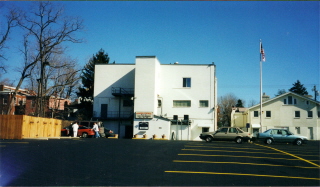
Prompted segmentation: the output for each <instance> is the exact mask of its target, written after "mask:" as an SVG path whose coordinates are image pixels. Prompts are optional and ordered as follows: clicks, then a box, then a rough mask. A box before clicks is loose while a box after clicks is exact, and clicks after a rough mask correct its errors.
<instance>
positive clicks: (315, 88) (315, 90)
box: [312, 85, 319, 101]
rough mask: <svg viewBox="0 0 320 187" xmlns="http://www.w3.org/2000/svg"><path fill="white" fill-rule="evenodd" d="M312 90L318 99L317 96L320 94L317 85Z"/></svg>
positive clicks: (315, 98)
mask: <svg viewBox="0 0 320 187" xmlns="http://www.w3.org/2000/svg"><path fill="white" fill-rule="evenodd" d="M312 91H314V100H315V101H317V96H318V95H319V91H318V90H317V87H316V85H314V86H313V88H312Z"/></svg>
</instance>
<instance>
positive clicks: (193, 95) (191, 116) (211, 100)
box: [93, 56, 217, 140]
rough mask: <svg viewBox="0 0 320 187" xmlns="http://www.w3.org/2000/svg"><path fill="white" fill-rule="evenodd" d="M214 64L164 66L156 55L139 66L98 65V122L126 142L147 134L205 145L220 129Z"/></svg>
mask: <svg viewBox="0 0 320 187" xmlns="http://www.w3.org/2000/svg"><path fill="white" fill-rule="evenodd" d="M216 105H217V79H216V67H215V65H214V64H179V63H174V64H160V62H159V61H158V59H157V58H156V57H155V56H139V57H136V62H135V64H101V65H100V64H99V65H96V66H95V83H94V107H93V108H94V109H93V110H94V117H96V118H98V119H99V120H102V121H104V124H105V126H106V128H108V129H112V130H114V131H115V133H118V134H119V137H120V138H123V137H125V138H132V136H133V135H138V137H142V135H146V136H147V137H148V138H152V137H153V135H156V136H157V137H158V138H159V137H161V136H162V135H165V136H166V138H167V139H177V140H200V139H199V135H200V133H201V132H203V131H213V130H215V129H216V124H217V123H216V120H217V118H216Z"/></svg>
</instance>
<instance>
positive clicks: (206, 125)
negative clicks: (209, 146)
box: [198, 124, 213, 127]
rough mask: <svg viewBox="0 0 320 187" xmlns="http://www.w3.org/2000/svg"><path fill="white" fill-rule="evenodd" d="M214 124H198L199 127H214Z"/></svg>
mask: <svg viewBox="0 0 320 187" xmlns="http://www.w3.org/2000/svg"><path fill="white" fill-rule="evenodd" d="M212 126H213V124H198V127H212Z"/></svg>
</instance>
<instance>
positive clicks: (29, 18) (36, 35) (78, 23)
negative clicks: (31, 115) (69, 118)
mask: <svg viewBox="0 0 320 187" xmlns="http://www.w3.org/2000/svg"><path fill="white" fill-rule="evenodd" d="M18 25H19V26H20V27H21V28H23V29H24V30H25V31H26V33H27V35H26V36H27V37H26V38H27V39H25V40H26V41H27V46H29V47H30V48H27V49H30V52H26V51H28V50H24V51H25V53H27V54H25V55H26V56H27V57H28V59H27V60H25V66H24V67H23V70H22V71H21V72H22V75H21V78H20V81H19V83H18V86H17V87H16V90H18V89H19V88H20V86H21V84H22V81H23V80H24V79H25V78H27V77H30V75H31V74H30V72H33V73H34V74H36V73H37V72H35V71H32V70H33V69H34V68H35V67H36V65H38V66H39V67H40V74H38V77H40V78H39V79H38V80H39V89H38V98H39V99H38V101H37V103H38V105H37V114H38V116H44V115H45V110H44V109H45V108H44V97H45V96H46V94H47V93H49V92H48V91H47V90H46V87H47V85H46V84H45V83H46V81H45V77H46V69H47V68H46V67H47V66H51V65H50V59H51V56H53V55H56V54H63V53H64V51H65V49H66V48H65V47H63V46H62V44H63V43H65V42H72V43H80V42H82V40H81V39H77V38H76V37H75V36H74V34H75V33H76V32H77V31H80V30H81V29H83V25H82V20H80V19H79V18H71V17H66V16H63V8H62V7H58V6H54V4H53V3H52V2H44V1H39V2H35V6H34V7H33V8H31V9H30V12H29V13H24V16H23V17H22V19H20V20H19V22H18ZM61 68H64V67H61ZM23 73H25V74H23ZM12 99H13V98H12ZM8 112H10V111H8Z"/></svg>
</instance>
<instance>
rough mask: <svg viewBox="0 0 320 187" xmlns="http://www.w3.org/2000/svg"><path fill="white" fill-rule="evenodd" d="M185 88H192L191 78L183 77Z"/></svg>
mask: <svg viewBox="0 0 320 187" xmlns="http://www.w3.org/2000/svg"><path fill="white" fill-rule="evenodd" d="M182 87H184V88H190V87H191V78H183V85H182Z"/></svg>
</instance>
